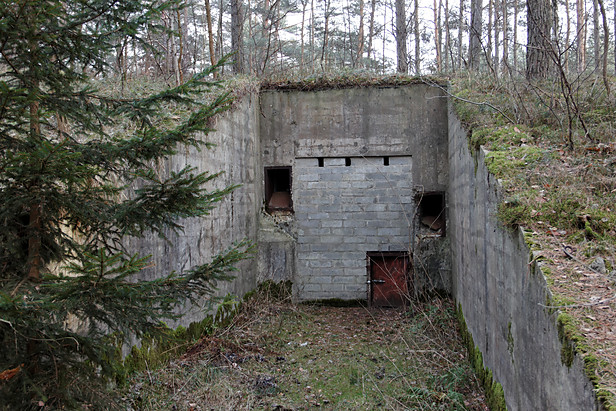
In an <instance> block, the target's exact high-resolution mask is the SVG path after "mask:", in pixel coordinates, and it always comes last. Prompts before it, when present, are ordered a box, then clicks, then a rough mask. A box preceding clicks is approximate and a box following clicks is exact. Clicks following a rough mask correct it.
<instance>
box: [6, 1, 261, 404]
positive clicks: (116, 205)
mask: <svg viewBox="0 0 616 411" xmlns="http://www.w3.org/2000/svg"><path fill="white" fill-rule="evenodd" d="M173 7H178V4H176V2H165V1H162V2H161V1H151V0H122V1H115V0H75V1H70V2H66V1H60V0H15V1H10V2H2V3H1V4H0V198H1V201H0V345H1V346H2V349H1V350H0V407H2V406H7V407H9V408H12V409H27V408H39V407H41V406H45V407H82V406H83V404H85V403H94V400H95V399H98V400H99V401H101V402H103V403H105V402H107V400H106V399H104V395H102V394H101V393H102V392H104V390H102V389H101V390H98V389H97V387H99V388H102V387H103V385H104V381H105V377H109V376H112V375H113V373H114V368H113V367H114V363H113V361H112V360H111V359H112V358H114V357H115V356H116V354H115V353H116V351H117V347H118V343H121V342H122V341H123V342H127V341H128V340H129V339H130V338H132V337H133V336H137V337H140V336H143V335H148V336H155V335H160V334H161V333H164V332H165V328H166V327H165V326H164V323H163V320H168V319H173V318H176V317H177V316H178V315H179V314H178V313H179V312H180V311H179V310H180V309H181V307H182V306H183V305H184V304H185V303H186V302H188V301H190V302H193V303H202V302H203V301H204V296H205V297H207V296H210V295H211V294H212V293H213V292H214V291H215V290H216V285H217V283H218V282H219V281H225V280H228V279H230V278H231V277H230V271H231V270H233V267H234V265H235V264H236V263H237V262H238V261H240V260H241V259H243V258H245V257H246V253H247V252H248V251H249V248H250V245H249V244H248V243H247V242H242V243H240V244H236V245H235V246H234V247H232V248H230V249H228V250H226V251H224V252H222V253H221V254H219V255H218V256H216V257H215V258H213V260H212V261H211V262H209V263H207V264H204V265H201V266H197V267H193V268H192V269H190V270H188V271H186V272H182V273H158V274H159V275H160V278H159V279H156V280H152V281H136V278H135V276H136V275H137V274H138V273H139V272H140V271H141V270H143V269H144V268H145V267H147V266H148V257H147V256H139V255H130V254H129V253H127V252H126V250H125V249H124V248H123V245H122V244H123V239H124V238H125V237H126V236H137V237H141V236H144V235H146V234H148V235H149V234H151V233H153V234H158V235H160V236H163V237H164V236H165V233H167V234H168V233H170V232H177V231H180V230H182V226H181V224H180V223H179V222H178V219H179V218H184V217H195V216H203V215H207V214H208V212H209V211H210V210H211V209H212V208H213V207H214V206H215V204H216V202H218V201H220V200H221V199H222V198H223V197H224V196H225V195H227V194H228V193H230V192H231V191H232V190H233V189H234V188H235V187H234V186H229V187H226V188H224V189H219V190H208V189H207V188H206V187H207V185H208V183H210V182H211V181H212V180H213V179H215V178H216V177H218V174H207V173H199V172H197V171H196V170H195V169H194V168H191V167H186V168H184V169H182V170H180V171H178V172H175V173H171V174H170V175H169V176H167V177H164V178H161V177H160V176H158V175H157V174H156V173H154V172H153V170H152V165H153V164H155V163H156V162H157V161H158V160H161V159H164V158H166V157H167V156H170V155H173V154H174V153H176V151H177V150H178V149H179V148H181V147H186V146H193V147H197V148H200V147H206V148H207V147H209V145H208V143H207V142H206V141H204V137H203V136H205V135H207V133H208V132H209V131H211V129H210V127H209V126H208V124H209V120H210V119H211V118H212V116H214V115H216V114H217V113H220V112H222V111H224V110H226V109H228V107H229V105H230V103H231V98H230V96H229V94H228V93H225V92H222V91H219V92H218V93H219V95H218V97H216V98H214V99H210V101H209V102H207V103H203V101H202V100H203V98H201V96H202V95H203V93H210V94H211V93H212V91H215V90H216V89H220V87H221V85H220V84H219V83H218V82H216V81H214V80H213V73H214V72H215V71H216V70H217V69H218V67H219V65H220V64H224V61H223V62H221V63H219V65H217V66H215V67H212V68H209V69H207V70H206V71H205V72H203V73H201V74H199V75H197V76H194V77H193V78H192V79H190V80H188V81H187V82H185V83H184V84H181V85H179V86H177V87H174V88H170V89H168V90H164V91H162V92H159V93H156V94H153V95H150V96H147V97H145V98H132V97H128V98H125V97H117V96H112V95H109V94H107V95H106V94H104V93H102V92H99V91H97V90H96V88H95V87H94V86H93V81H92V78H94V77H97V76H98V77H103V76H105V75H107V74H110V73H111V72H112V69H111V68H110V62H112V61H113V59H112V56H113V55H114V52H115V50H116V47H117V46H118V45H119V44H127V43H128V41H130V42H134V43H138V44H140V45H141V46H142V47H145V48H147V47H149V46H148V45H147V43H146V42H145V41H144V38H145V37H146V32H150V33H151V32H153V31H156V30H158V29H160V27H159V16H160V14H161V13H162V12H164V11H165V10H171V9H172V8H173ZM149 49H151V47H150V48H149ZM152 52H155V50H152ZM169 107H173V109H174V111H173V116H165V114H164V113H165V108H167V109H168V108H169ZM171 117H172V118H171ZM205 300H207V298H206V299H205ZM109 401H111V400H109ZM109 404H111V403H108V405H109Z"/></svg>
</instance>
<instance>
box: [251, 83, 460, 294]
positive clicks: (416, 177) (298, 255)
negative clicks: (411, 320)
mask: <svg viewBox="0 0 616 411" xmlns="http://www.w3.org/2000/svg"><path fill="white" fill-rule="evenodd" d="M260 98H261V114H262V115H261V118H260V146H261V150H262V151H261V152H262V161H263V167H264V168H263V170H264V175H263V177H264V186H265V187H266V189H265V192H264V193H263V205H264V210H265V211H266V212H268V213H269V214H271V215H274V216H276V217H277V218H278V222H279V223H280V217H281V216H280V213H279V212H278V210H274V209H273V208H272V198H273V196H272V194H271V192H270V191H271V189H268V186H271V183H270V180H271V175H272V170H279V169H283V168H285V167H286V168H288V169H291V170H292V181H293V183H292V185H293V188H292V190H290V192H291V200H290V201H289V202H290V203H292V204H293V214H292V215H289V216H288V218H287V219H286V220H285V225H286V226H285V227H283V228H281V229H282V230H286V231H287V232H289V233H290V234H291V235H292V237H293V240H290V241H289V242H288V243H287V247H286V249H287V250H290V249H293V251H292V252H293V253H294V261H295V264H294V267H293V272H292V273H288V274H289V278H290V279H292V281H293V284H294V286H293V287H294V296H295V298H296V299H297V300H299V301H303V300H320V299H330V298H336V299H344V300H368V301H372V300H373V299H374V289H375V288H378V287H377V286H376V285H375V283H372V282H371V281H372V280H371V278H370V276H371V272H372V271H371V270H370V269H367V267H369V266H370V261H373V260H372V259H373V258H374V255H376V254H378V253H381V254H383V253H394V254H397V255H404V256H406V257H405V260H408V262H409V263H407V264H405V266H406V267H407V268H408V267H411V266H416V265H415V264H413V263H411V261H415V260H420V261H421V264H419V265H417V267H418V268H419V269H418V270H408V269H405V276H406V278H405V281H404V282H405V286H404V287H400V286H399V285H398V286H395V284H392V286H393V287H394V288H396V289H397V290H398V292H399V293H400V296H399V297H397V298H396V299H395V303H394V302H393V300H392V303H391V304H390V305H396V304H402V303H403V302H404V299H406V298H409V297H410V296H411V294H418V293H422V292H426V291H431V290H433V289H443V288H444V287H445V286H446V285H448V284H450V282H451V281H450V279H449V278H448V277H449V276H450V271H451V270H450V268H449V267H448V266H447V262H448V261H449V259H448V258H445V259H444V261H445V263H442V262H441V261H440V258H439V254H440V253H439V251H438V250H439V249H440V248H443V247H445V248H446V246H444V245H443V244H440V243H443V242H444V241H446V240H445V237H444V236H443V235H442V233H444V230H439V229H436V230H434V227H435V226H436V225H438V224H441V225H444V221H445V220H446V212H445V208H444V200H443V198H444V196H443V194H442V193H444V192H445V190H446V187H447V178H448V177H447V175H448V169H447V167H446V163H447V156H448V151H447V150H448V145H447V123H446V118H447V104H446V98H445V96H444V94H443V92H442V91H441V90H439V89H438V88H433V87H429V86H425V85H418V86H415V87H395V88H390V87H384V88H366V89H343V90H323V91H314V92H300V91H285V92H278V91H266V92H262V93H261V96H260ZM429 193H432V194H429ZM433 193H440V194H436V195H435V194H433ZM426 199H427V200H426ZM438 199H440V200H441V202H440V203H438V201H437V200H438ZM436 203H438V204H436ZM435 207H436V208H438V209H439V210H438V212H435V211H433V210H430V211H428V209H429V208H435ZM419 210H423V212H424V213H425V214H426V215H428V214H430V213H432V214H434V216H433V217H434V219H433V220H434V221H432V230H431V229H430V227H426V226H425V225H422V224H421V221H422V220H421V218H420V216H421V214H420V213H419ZM432 214H430V215H432ZM424 217H425V216H424ZM426 218H427V217H426ZM437 220H438V221H437ZM418 234H419V235H421V234H426V235H425V236H424V237H422V241H421V246H420V247H416V246H417V245H418V242H417V241H416V240H415V238H416V236H417V235H418ZM267 247H270V248H271V246H270V245H268V246H267ZM375 253H376V254H375ZM369 255H370V256H372V257H370V256H369ZM383 255H385V254H383ZM371 258H372V259H371ZM263 265H267V263H265V264H263ZM271 271H275V269H272V270H271ZM378 281H386V280H384V279H379V280H378ZM408 284H412V285H413V286H408ZM379 304H383V303H382V302H381V303H379Z"/></svg>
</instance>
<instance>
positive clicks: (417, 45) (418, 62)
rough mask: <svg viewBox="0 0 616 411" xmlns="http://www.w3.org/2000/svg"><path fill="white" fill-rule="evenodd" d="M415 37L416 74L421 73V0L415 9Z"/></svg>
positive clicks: (417, 0) (416, 3) (416, 1)
mask: <svg viewBox="0 0 616 411" xmlns="http://www.w3.org/2000/svg"><path fill="white" fill-rule="evenodd" d="M413 37H415V75H416V76H419V75H420V74H421V33H420V32H419V0H415V8H414V10H413Z"/></svg>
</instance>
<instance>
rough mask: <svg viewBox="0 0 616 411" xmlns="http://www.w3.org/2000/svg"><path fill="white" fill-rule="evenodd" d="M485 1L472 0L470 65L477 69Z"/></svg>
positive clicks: (469, 47)
mask: <svg viewBox="0 0 616 411" xmlns="http://www.w3.org/2000/svg"><path fill="white" fill-rule="evenodd" d="M417 1H418V0H417ZM482 14H483V1H482V0H471V25H470V27H469V46H468V67H469V69H471V70H476V69H478V68H479V65H480V57H481V30H482V27H483V16H482Z"/></svg>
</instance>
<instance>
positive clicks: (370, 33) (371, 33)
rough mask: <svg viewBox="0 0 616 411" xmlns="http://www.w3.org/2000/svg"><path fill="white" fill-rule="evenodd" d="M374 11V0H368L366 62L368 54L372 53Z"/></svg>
mask: <svg viewBox="0 0 616 411" xmlns="http://www.w3.org/2000/svg"><path fill="white" fill-rule="evenodd" d="M375 12H376V0H370V24H369V26H368V48H367V49H366V56H367V57H368V62H370V56H371V55H372V41H373V37H374V14H375Z"/></svg>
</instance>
